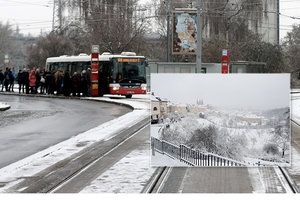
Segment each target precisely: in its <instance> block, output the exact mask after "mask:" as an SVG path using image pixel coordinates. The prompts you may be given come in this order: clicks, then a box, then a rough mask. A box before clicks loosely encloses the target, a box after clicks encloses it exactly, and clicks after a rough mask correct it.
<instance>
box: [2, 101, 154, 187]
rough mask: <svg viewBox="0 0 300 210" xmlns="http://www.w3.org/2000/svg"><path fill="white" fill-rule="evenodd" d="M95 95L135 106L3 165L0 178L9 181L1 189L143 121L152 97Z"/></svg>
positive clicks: (148, 112) (146, 115)
mask: <svg viewBox="0 0 300 210" xmlns="http://www.w3.org/2000/svg"><path fill="white" fill-rule="evenodd" d="M92 99H93V100H99V101H107V102H117V103H120V104H122V103H123V104H127V105H128V106H131V107H133V108H134V110H133V111H132V112H130V113H127V114H125V115H123V116H121V117H119V118H116V119H114V120H111V121H109V122H106V123H104V124H102V125H99V126H98V127H96V128H93V129H91V130H89V131H86V132H84V133H82V134H79V135H77V136H75V137H72V138H70V139H68V140H66V141H63V142H61V143H59V144H57V145H54V146H52V147H49V148H47V149H45V150H43V151H40V152H38V153H36V154H33V155H31V156H29V157H27V158H25V159H23V160H20V161H17V162H15V163H13V164H10V165H8V166H6V167H4V168H1V169H0V182H1V183H7V184H6V185H5V186H4V187H2V188H0V192H5V191H6V190H7V189H8V188H9V187H12V186H13V185H14V184H17V183H18V182H20V181H22V177H30V176H33V175H34V174H36V173H38V172H40V171H42V170H44V169H46V168H47V167H49V166H51V165H53V164H55V163H57V162H59V161H61V160H63V159H65V158H67V157H70V156H71V155H73V154H75V153H78V152H79V151H81V150H83V149H85V148H87V147H89V146H90V145H92V144H93V143H95V142H100V141H109V140H110V139H111V138H112V137H114V136H115V135H117V134H118V133H119V132H120V131H122V130H124V129H127V128H128V127H130V126H132V125H134V124H136V123H138V122H140V121H141V120H143V119H145V118H146V117H148V116H149V115H150V110H149V101H147V98H146V97H145V96H142V98H141V99H142V100H145V101H144V102H142V101H140V102H139V101H135V100H132V99H130V100H125V99H124V100H120V99H109V98H92ZM78 145H81V146H78ZM82 145H84V146H82ZM148 159H149V156H148Z"/></svg>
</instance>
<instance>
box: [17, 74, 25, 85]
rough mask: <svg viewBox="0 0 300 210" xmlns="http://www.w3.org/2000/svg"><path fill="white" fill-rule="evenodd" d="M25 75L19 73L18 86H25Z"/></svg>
mask: <svg viewBox="0 0 300 210" xmlns="http://www.w3.org/2000/svg"><path fill="white" fill-rule="evenodd" d="M23 77H24V73H23V72H19V73H18V76H17V78H18V84H20V85H22V84H24V78H23Z"/></svg>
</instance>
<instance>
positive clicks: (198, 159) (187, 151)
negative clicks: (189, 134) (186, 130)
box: [151, 137, 248, 166]
mask: <svg viewBox="0 0 300 210" xmlns="http://www.w3.org/2000/svg"><path fill="white" fill-rule="evenodd" d="M151 147H152V151H153V152H154V151H155V150H156V151H158V152H160V153H162V154H166V155H169V156H170V157H173V158H176V159H178V160H180V161H182V162H184V163H186V164H188V165H191V166H246V165H248V164H247V163H244V162H239V161H236V160H233V159H230V158H226V157H222V156H218V155H215V154H212V153H203V152H200V151H199V150H194V149H191V148H189V147H187V146H185V145H180V146H176V145H173V144H171V143H169V142H166V141H162V140H159V139H156V138H153V137H151Z"/></svg>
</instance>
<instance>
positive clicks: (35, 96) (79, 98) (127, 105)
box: [0, 92, 135, 110]
mask: <svg viewBox="0 0 300 210" xmlns="http://www.w3.org/2000/svg"><path fill="white" fill-rule="evenodd" d="M0 95H7V96H9V95H12V96H22V97H32V98H54V99H69V100H86V101H97V102H104V103H109V104H115V105H119V106H125V107H128V108H130V109H132V110H135V108H134V107H133V106H131V105H129V104H124V103H122V102H117V101H106V100H101V99H96V98H91V97H66V96H57V95H39V94H24V93H15V92H10V93H7V92H0Z"/></svg>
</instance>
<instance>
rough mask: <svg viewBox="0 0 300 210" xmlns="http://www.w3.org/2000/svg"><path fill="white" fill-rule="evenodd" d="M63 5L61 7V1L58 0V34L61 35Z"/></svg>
mask: <svg viewBox="0 0 300 210" xmlns="http://www.w3.org/2000/svg"><path fill="white" fill-rule="evenodd" d="M62 7H63V5H62V1H61V0H58V21H59V26H58V27H59V32H60V33H61V31H62V24H63V22H62V19H63V14H62V13H63V8H62Z"/></svg>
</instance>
